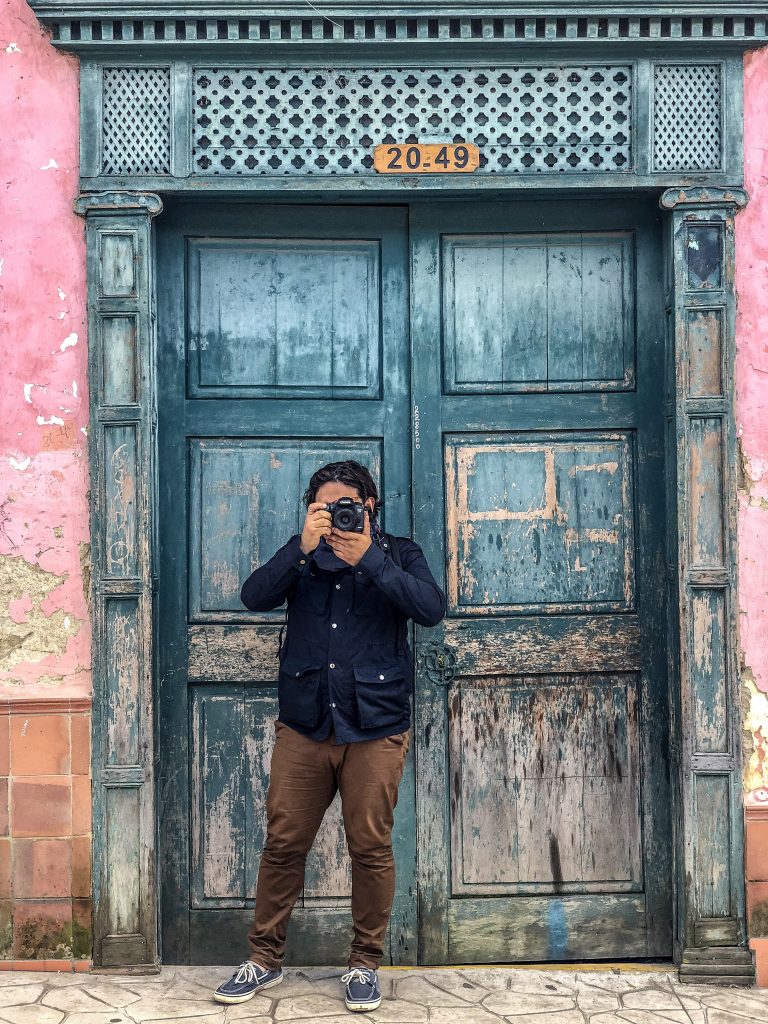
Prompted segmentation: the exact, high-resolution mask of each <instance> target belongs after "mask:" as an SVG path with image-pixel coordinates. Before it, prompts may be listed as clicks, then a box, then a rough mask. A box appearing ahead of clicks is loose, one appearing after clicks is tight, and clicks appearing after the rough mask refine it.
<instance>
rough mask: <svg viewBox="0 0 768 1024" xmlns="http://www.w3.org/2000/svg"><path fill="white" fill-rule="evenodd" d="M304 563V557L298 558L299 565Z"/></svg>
mask: <svg viewBox="0 0 768 1024" xmlns="http://www.w3.org/2000/svg"><path fill="white" fill-rule="evenodd" d="M306 564H307V562H306V559H304V558H300V559H299V565H306Z"/></svg>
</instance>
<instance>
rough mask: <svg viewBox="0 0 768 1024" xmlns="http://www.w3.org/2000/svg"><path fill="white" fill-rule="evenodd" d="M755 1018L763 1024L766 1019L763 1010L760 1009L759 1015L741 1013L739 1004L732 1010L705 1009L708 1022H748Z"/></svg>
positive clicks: (710, 1023) (727, 1023) (741, 1023)
mask: <svg viewBox="0 0 768 1024" xmlns="http://www.w3.org/2000/svg"><path fill="white" fill-rule="evenodd" d="M755 1020H756V1021H759V1022H760V1024H765V1022H766V1020H768V1015H766V1012H765V1010H761V1011H760V1016H757V1015H754V1016H749V1015H747V1014H742V1012H741V1006H739V1007H738V1009H737V1008H736V1007H735V1006H734V1008H733V1010H718V1009H712V1010H707V1021H708V1022H709V1024H749V1022H750V1021H755Z"/></svg>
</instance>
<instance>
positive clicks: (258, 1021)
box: [224, 1006, 349, 1024]
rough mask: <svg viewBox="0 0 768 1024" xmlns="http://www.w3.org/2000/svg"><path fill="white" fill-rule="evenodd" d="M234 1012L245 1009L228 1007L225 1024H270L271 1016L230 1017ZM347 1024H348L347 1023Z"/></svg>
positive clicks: (242, 1007)
mask: <svg viewBox="0 0 768 1024" xmlns="http://www.w3.org/2000/svg"><path fill="white" fill-rule="evenodd" d="M234 1010H245V1007H244V1006H231V1007H229V1008H228V1009H227V1012H226V1014H225V1016H224V1021H225V1024H229V1022H230V1021H235V1020H247V1021H248V1024H272V1015H271V1014H270V1015H269V1016H268V1017H264V1016H261V1017H234V1016H232V1013H233V1011H234ZM347 1024H349V1022H347Z"/></svg>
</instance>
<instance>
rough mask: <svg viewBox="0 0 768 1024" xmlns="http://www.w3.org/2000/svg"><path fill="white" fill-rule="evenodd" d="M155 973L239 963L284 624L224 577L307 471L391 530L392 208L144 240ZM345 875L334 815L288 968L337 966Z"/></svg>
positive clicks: (400, 463) (394, 447)
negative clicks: (355, 466)
mask: <svg viewBox="0 0 768 1024" xmlns="http://www.w3.org/2000/svg"><path fill="white" fill-rule="evenodd" d="M158 246H159V261H158V265H159V268H160V269H159V274H160V280H159V282H158V297H159V302H160V309H159V314H160V315H159V321H160V332H159V351H158V357H159V358H158V372H159V375H160V388H159V393H160V394H161V395H162V396H163V401H162V403H161V406H160V409H159V446H160V481H159V489H160V494H161V506H160V516H159V522H160V535H159V538H158V542H159V549H160V552H161V571H162V584H161V587H160V600H159V619H160V621H159V628H160V636H161V642H160V644H159V651H160V665H159V670H160V671H159V679H160V722H159V728H160V733H161V737H162V738H161V743H160V749H161V751H162V758H163V768H162V772H161V777H162V781H161V800H160V804H161V841H162V848H163V857H162V860H161V865H162V878H161V884H162V891H163V960H164V962H166V963H173V962H178V963H185V962H192V963H231V962H236V961H237V959H238V958H240V959H242V957H243V956H245V955H247V952H248V947H247V941H246V933H247V930H248V927H249V925H250V922H251V920H252V914H253V910H252V908H253V897H254V893H255V887H256V878H257V874H258V867H259V858H260V854H261V849H262V845H263V841H264V837H265V798H266V790H267V785H268V779H269V763H270V756H271V752H272V744H273V739H274V730H273V727H272V722H273V719H274V718H275V717H276V714H277V691H276V687H277V640H278V631H279V629H280V626H281V623H282V621H283V616H284V611H283V610H282V609H278V610H275V611H272V612H265V613H259V612H250V611H248V610H246V609H245V608H244V607H243V605H242V604H241V602H240V588H241V585H242V582H243V581H244V580H245V579H246V577H247V576H248V575H249V574H250V572H251V571H252V569H253V568H254V567H255V566H256V565H258V564H261V563H263V562H264V561H266V560H267V559H268V558H269V557H270V556H271V555H272V554H273V553H274V551H276V550H277V548H278V547H280V546H281V545H282V544H283V543H284V542H285V541H286V540H287V539H288V538H289V537H290V536H291V535H292V534H294V533H296V532H298V531H299V529H300V526H301V522H302V519H303V507H302V506H301V495H302V493H303V491H304V488H305V487H306V485H307V483H308V481H309V477H310V476H311V474H312V473H313V472H314V470H315V469H317V468H319V466H321V465H323V464H325V463H327V462H331V461H338V460H340V459H345V458H355V459H358V460H359V461H361V462H363V463H365V464H367V465H368V466H369V467H370V469H371V471H372V472H373V474H374V476H375V477H376V478H378V480H379V481H380V488H381V492H382V496H383V498H384V500H385V505H386V511H385V517H386V518H385V524H386V528H388V529H391V530H393V531H395V532H400V533H408V532H409V529H410V524H409V520H410V506H409V479H410V461H409V458H410V453H409V449H408V444H407V430H408V427H407V419H408V391H407V388H408V379H409V378H408V324H407V276H406V265H407V264H406V257H407V248H406V221H405V216H404V214H403V211H401V210H398V209H396V208H392V209H388V210H375V211H374V210H370V209H366V208H355V209H344V208H333V209H317V208H299V207H285V208H268V207H259V208H257V207H247V206H241V207H227V208H224V207H219V208H216V207H203V206H195V207H192V206H185V205H183V204H178V205H177V206H176V207H175V208H174V207H173V204H171V209H170V210H169V211H168V213H167V215H164V219H163V222H162V223H161V224H160V225H159V237H158ZM413 814H414V807H413V771H412V768H411V767H410V766H409V767H408V769H407V772H406V776H405V780H404V783H403V787H402V790H401V800H400V804H399V807H398V819H397V824H396V837H397V851H398V892H397V894H396V912H395V915H394V918H393V920H394V921H395V922H396V923H395V925H394V926H393V929H392V936H391V942H392V944H393V947H394V950H393V956H394V958H395V959H403V958H405V959H407V958H408V957H409V955H410V956H411V957H412V956H413V953H410V954H409V950H413V949H414V946H415V935H414V931H415V924H414V914H413V908H412V907H409V902H411V901H410V900H409V897H408V892H409V890H411V891H412V889H413V886H414V877H415V876H414V871H415V846H414V840H413ZM350 886H351V881H350V865H349V858H348V854H347V849H346V842H345V839H344V831H343V827H342V822H341V815H340V809H339V804H338V800H337V801H336V802H335V803H334V804H333V805H332V807H331V808H330V809H329V811H328V813H327V814H326V817H325V820H324V822H323V825H322V827H321V831H320V833H319V835H318V837H317V840H316V843H315V845H314V848H313V850H312V852H311V854H310V856H309V858H308V862H307V870H306V878H305V886H304V889H303V892H302V894H301V896H300V898H299V902H298V905H297V908H296V911H295V913H294V917H293V920H292V924H291V929H290V931H289V946H288V959H289V961H292V962H294V963H297V962H298V963H305V964H307V963H343V962H345V958H346V956H347V953H348V943H349V937H350V922H349V900H350Z"/></svg>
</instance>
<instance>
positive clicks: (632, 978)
mask: <svg viewBox="0 0 768 1024" xmlns="http://www.w3.org/2000/svg"><path fill="white" fill-rule="evenodd" d="M674 979H675V975H674V974H672V973H671V972H669V971H653V972H651V971H642V972H639V971H621V970H619V968H618V967H617V968H615V969H614V970H610V971H579V972H578V974H577V980H578V981H580V982H583V983H584V984H585V985H592V986H593V987H594V988H601V989H604V990H605V991H606V992H631V991H634V990H635V989H642V988H658V987H661V986H662V985H664V986H667V985H669V986H670V987H671V983H672V981H673V980H674Z"/></svg>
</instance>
